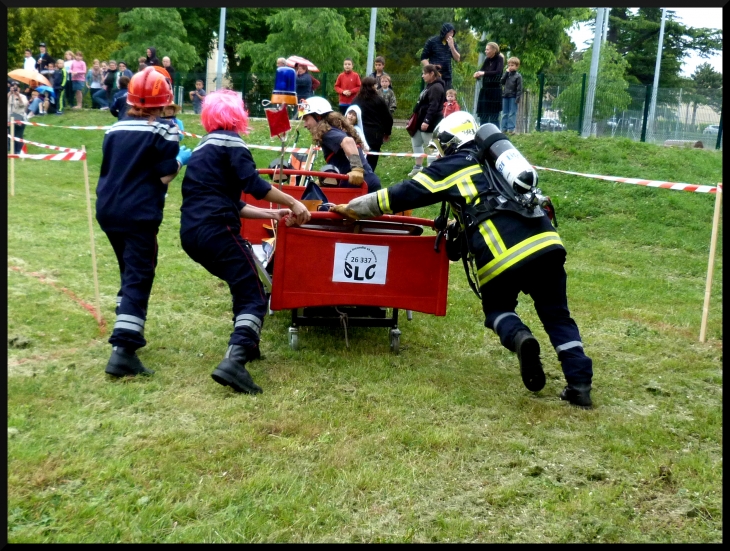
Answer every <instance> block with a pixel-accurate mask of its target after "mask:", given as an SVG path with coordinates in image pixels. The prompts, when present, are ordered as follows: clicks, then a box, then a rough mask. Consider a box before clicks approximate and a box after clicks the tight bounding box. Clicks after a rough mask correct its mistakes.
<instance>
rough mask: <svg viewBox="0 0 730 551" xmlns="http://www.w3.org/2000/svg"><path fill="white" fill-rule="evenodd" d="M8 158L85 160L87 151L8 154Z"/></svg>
mask: <svg viewBox="0 0 730 551" xmlns="http://www.w3.org/2000/svg"><path fill="white" fill-rule="evenodd" d="M8 159H30V160H34V161H85V160H86V152H85V151H73V152H71V153H55V154H53V155H22V154H21V155H13V154H8Z"/></svg>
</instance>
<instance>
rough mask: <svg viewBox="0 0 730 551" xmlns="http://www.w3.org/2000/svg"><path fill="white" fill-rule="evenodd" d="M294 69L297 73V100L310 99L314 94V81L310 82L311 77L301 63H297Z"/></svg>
mask: <svg viewBox="0 0 730 551" xmlns="http://www.w3.org/2000/svg"><path fill="white" fill-rule="evenodd" d="M294 68H295V69H296V71H297V98H298V99H307V98H311V97H312V94H313V92H314V90H313V86H314V81H313V80H312V75H310V74H309V71H308V70H307V66H306V65H304V64H302V63H297V64H296V65H295V66H294Z"/></svg>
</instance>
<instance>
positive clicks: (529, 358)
mask: <svg viewBox="0 0 730 551" xmlns="http://www.w3.org/2000/svg"><path fill="white" fill-rule="evenodd" d="M515 352H517V359H519V361H520V374H521V375H522V382H523V383H525V387H527V390H531V391H532V392H537V391H539V390H542V389H543V388H544V387H545V372H543V370H542V362H540V343H539V342H537V339H536V338H535V337H533V336H532V333H530V332H529V331H525V330H524V329H523V330H522V331H518V332H517V335H515Z"/></svg>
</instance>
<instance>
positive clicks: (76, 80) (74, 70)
mask: <svg viewBox="0 0 730 551" xmlns="http://www.w3.org/2000/svg"><path fill="white" fill-rule="evenodd" d="M84 80H86V62H85V61H84V54H82V53H81V52H79V51H77V52H76V55H75V56H74V60H73V61H72V62H71V85H72V87H73V92H74V95H75V96H76V105H75V106H74V107H73V109H81V104H82V103H83V101H84Z"/></svg>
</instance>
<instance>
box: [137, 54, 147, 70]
mask: <svg viewBox="0 0 730 551" xmlns="http://www.w3.org/2000/svg"><path fill="white" fill-rule="evenodd" d="M145 67H147V58H146V57H144V56H142V57H140V58H139V59H137V72H140V71H144V69H145Z"/></svg>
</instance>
